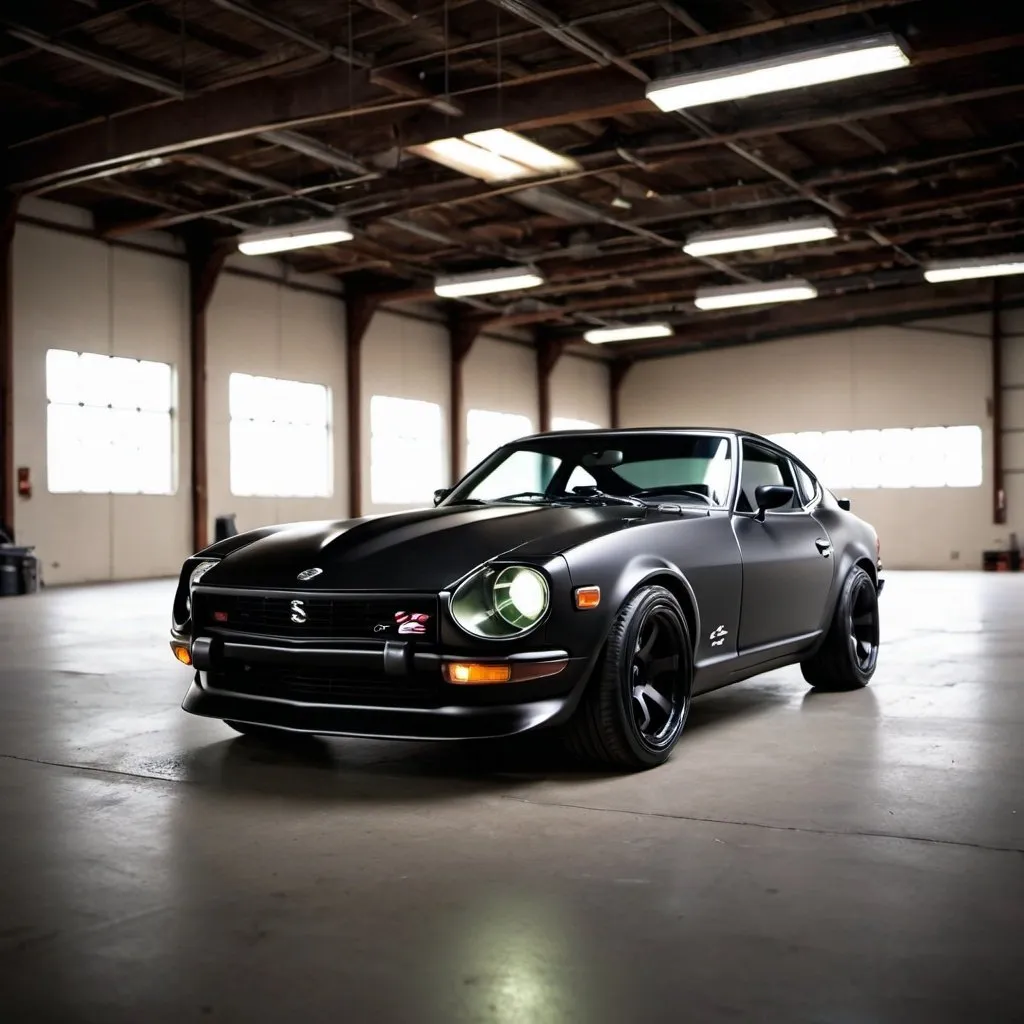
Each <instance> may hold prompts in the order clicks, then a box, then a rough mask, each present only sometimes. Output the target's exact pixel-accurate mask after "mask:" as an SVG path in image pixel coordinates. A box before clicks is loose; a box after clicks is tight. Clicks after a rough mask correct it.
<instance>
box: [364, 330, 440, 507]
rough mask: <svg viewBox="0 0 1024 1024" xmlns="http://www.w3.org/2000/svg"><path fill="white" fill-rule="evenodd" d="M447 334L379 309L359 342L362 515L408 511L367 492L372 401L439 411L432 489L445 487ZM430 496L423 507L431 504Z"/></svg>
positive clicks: (369, 489)
mask: <svg viewBox="0 0 1024 1024" xmlns="http://www.w3.org/2000/svg"><path fill="white" fill-rule="evenodd" d="M448 351H449V349H448V331H447V329H446V328H445V327H444V325H443V324H435V323H424V322H423V321H422V320H413V319H411V318H410V317H408V316H401V315H399V314H396V313H391V312H388V311H386V310H382V311H380V312H379V313H377V315H376V316H375V317H374V318H373V321H372V322H371V324H370V327H369V329H368V330H367V332H366V336H365V337H364V338H363V354H362V356H363V390H362V399H363V421H362V422H363V434H362V448H363V512H364V513H365V514H367V515H369V514H372V513H375V512H393V511H395V510H396V509H399V508H406V507H408V506H399V505H378V504H374V502H373V493H372V491H371V488H370V399H371V398H372V397H373V396H374V395H386V396H388V397H389V398H413V399H418V400H419V401H421V402H434V403H436V404H437V405H439V406H441V413H442V415H441V438H440V444H441V450H442V455H443V459H442V465H443V467H444V470H443V474H442V477H441V479H439V480H438V481H437V483H436V484H434V487H446V486H447V485H448V483H449V474H450V467H449V465H448V464H449V462H450V458H449V444H448V415H449V407H450V405H451V402H450V401H449V392H450V387H451V382H450V380H449V376H450V375H449V365H448ZM429 504H430V500H429V495H428V496H427V497H426V500H425V501H424V502H422V503H421V506H422V505H429Z"/></svg>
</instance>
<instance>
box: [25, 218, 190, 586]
mask: <svg viewBox="0 0 1024 1024" xmlns="http://www.w3.org/2000/svg"><path fill="white" fill-rule="evenodd" d="M34 209H35V210H36V211H37V212H44V213H46V214H48V215H50V216H60V217H63V218H64V219H66V220H69V221H70V222H71V223H75V222H76V220H77V221H78V223H79V224H81V223H82V217H81V216H79V217H77V218H76V216H75V211H68V210H67V208H61V207H55V206H54V205H53V204H36V206H35V207H34ZM13 312H14V421H15V429H14V457H15V465H17V466H26V467H28V468H30V469H31V471H32V482H33V496H32V498H31V499H29V500H26V499H22V498H19V499H17V505H16V510H15V522H14V527H15V531H16V535H17V538H18V540H19V542H23V543H26V544H33V545H36V546H37V548H38V551H39V553H40V555H41V556H42V558H43V564H44V569H43V571H44V575H45V578H46V580H47V581H48V582H65V581H75V580H104V579H115V578H130V577H137V576H154V575H163V574H167V573H172V572H176V571H177V569H178V567H179V566H180V562H181V553H182V552H183V551H185V550H187V548H188V547H189V543H190V537H191V505H190V498H189V491H188V480H189V476H190V473H191V464H190V455H189V453H190V445H191V440H190V434H189V405H188V396H189V386H190V385H189V377H188V326H187V325H188V275H187V272H186V269H185V264H184V263H182V262H181V261H180V260H175V259H172V258H164V257H161V256H155V255H150V254H149V253H143V252H135V251H130V250H126V249H115V248H113V247H111V246H107V245H104V244H102V243H100V242H96V241H93V240H91V239H87V238H82V237H78V236H75V235H71V234H66V233H63V232H57V231H54V230H51V229H48V228H41V227H35V226H31V225H26V224H21V225H19V226H18V228H17V231H16V232H15V237H14V311H13ZM51 348H64V349H73V350H77V351H87V352H96V353H100V354H105V355H120V356H131V357H134V358H137V359H152V360H158V361H160V362H166V363H171V364H173V365H174V366H175V367H176V368H177V371H178V372H177V377H178V380H177V384H178V403H179V404H178V416H177V418H176V419H177V424H176V425H177V443H178V453H179V458H178V486H177V492H176V493H175V494H174V495H172V496H170V497H165V496H148V495H146V496H144V495H107V494H50V493H49V492H48V490H47V478H46V352H47V350H48V349H51Z"/></svg>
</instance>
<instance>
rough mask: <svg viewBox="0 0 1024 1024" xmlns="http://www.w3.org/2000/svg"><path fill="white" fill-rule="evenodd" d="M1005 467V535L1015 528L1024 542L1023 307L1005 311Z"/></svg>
mask: <svg viewBox="0 0 1024 1024" xmlns="http://www.w3.org/2000/svg"><path fill="white" fill-rule="evenodd" d="M1003 335H1004V342H1005V343H1004V345H1003V430H1004V434H1003V460H1004V465H1003V470H1004V473H1005V489H1006V510H1007V520H1008V522H1007V524H1006V526H1005V527H1004V528H1003V530H1002V531H1001V533H1003V534H1005V535H1006V536H1008V535H1009V533H1010V532H1015V533H1016V534H1017V536H1018V538H1019V539H1020V541H1021V543H1024V309H1015V310H1009V311H1008V312H1006V313H1005V314H1004V315H1003Z"/></svg>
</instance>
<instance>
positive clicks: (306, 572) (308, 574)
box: [297, 569, 323, 583]
mask: <svg viewBox="0 0 1024 1024" xmlns="http://www.w3.org/2000/svg"><path fill="white" fill-rule="evenodd" d="M322 572H323V569H303V570H302V572H300V573H299V575H298V577H297V578H298V579H300V580H301V581H302V582H303V583H305V582H306V580H311V579H313V578H314V577H316V576H319V575H320V574H321V573H322Z"/></svg>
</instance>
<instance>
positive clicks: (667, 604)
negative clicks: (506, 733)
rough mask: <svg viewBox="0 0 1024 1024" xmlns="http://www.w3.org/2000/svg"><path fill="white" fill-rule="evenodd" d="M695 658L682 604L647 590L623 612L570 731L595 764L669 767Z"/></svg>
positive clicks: (572, 742) (573, 743)
mask: <svg viewBox="0 0 1024 1024" xmlns="http://www.w3.org/2000/svg"><path fill="white" fill-rule="evenodd" d="M692 675H693V653H692V647H691V645H690V631H689V629H688V628H687V625H686V618H685V617H684V615H683V611H682V609H681V608H680V607H679V602H678V601H677V600H676V598H675V596H674V595H673V594H672V593H671V591H669V590H666V589H665V588H664V587H658V586H648V587H642V588H641V589H640V590H638V591H637V592H636V593H634V594H633V595H632V596H631V597H630V598H629V599H628V600H627V601H626V603H625V604H624V605H623V607H622V609H621V611H620V612H619V615H618V618H617V619H616V620H615V624H614V626H612V630H611V634H610V635H609V637H608V641H607V644H606V646H605V651H604V654H603V655H602V658H601V660H600V661H599V662H598V664H597V667H596V668H595V670H594V675H593V677H592V678H591V680H590V682H589V684H588V686H587V689H586V692H585V693H584V694H583V699H582V701H581V702H580V706H579V707H578V708H577V709H576V713H575V714H574V716H573V718H572V719H571V720H570V721H569V722H568V724H567V725H566V726H565V731H564V738H565V742H566V745H567V746H568V747H569V749H570V750H571V751H572V752H573V753H574V754H576V755H577V756H579V757H582V758H583V759H585V760H588V761H598V762H601V763H603V764H608V765H613V766H615V767H619V768H628V769H632V770H638V769H643V768H653V767H654V766H656V765H659V764H663V763H664V762H665V761H666V760H668V756H669V754H670V753H671V752H672V748H673V747H674V746H675V745H676V741H677V740H678V739H679V734H680V733H681V732H682V731H683V726H684V725H685V724H686V718H687V715H688V714H689V712H690V681H691V678H692Z"/></svg>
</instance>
